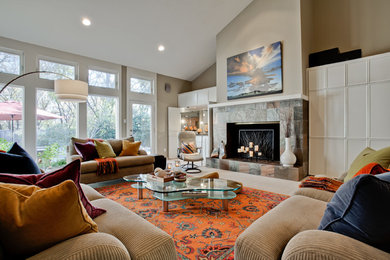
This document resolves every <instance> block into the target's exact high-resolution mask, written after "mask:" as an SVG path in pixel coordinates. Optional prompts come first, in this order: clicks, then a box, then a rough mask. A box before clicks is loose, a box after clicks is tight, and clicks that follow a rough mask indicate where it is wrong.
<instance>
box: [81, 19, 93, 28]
mask: <svg viewBox="0 0 390 260" xmlns="http://www.w3.org/2000/svg"><path fill="white" fill-rule="evenodd" d="M81 22H82V23H83V24H84V25H85V26H90V25H91V20H89V19H88V18H83V19H82V20H81Z"/></svg>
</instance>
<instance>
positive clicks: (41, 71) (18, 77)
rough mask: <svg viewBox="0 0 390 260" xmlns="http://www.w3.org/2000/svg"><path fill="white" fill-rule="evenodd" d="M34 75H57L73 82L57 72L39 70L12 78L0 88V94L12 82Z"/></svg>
mask: <svg viewBox="0 0 390 260" xmlns="http://www.w3.org/2000/svg"><path fill="white" fill-rule="evenodd" d="M35 73H51V74H57V75H60V76H63V77H65V78H68V79H71V80H73V79H72V78H70V77H68V76H66V75H64V74H61V73H57V72H53V71H45V70H40V71H31V72H27V73H24V74H22V75H19V76H17V77H16V78H14V79H13V80H11V81H9V82H8V83H7V84H5V85H4V87H2V89H1V90H0V94H1V92H3V90H4V89H5V88H6V87H8V86H9V85H10V84H11V83H12V82H14V81H15V80H17V79H20V78H23V77H24V76H27V75H30V74H35Z"/></svg>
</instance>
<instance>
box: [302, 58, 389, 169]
mask: <svg viewBox="0 0 390 260" xmlns="http://www.w3.org/2000/svg"><path fill="white" fill-rule="evenodd" d="M307 81H308V85H309V172H310V174H324V175H327V176H339V175H340V174H342V173H343V172H345V171H346V170H348V168H349V166H350V164H351V163H352V161H353V160H354V158H355V157H356V156H357V155H358V154H359V153H360V152H361V151H362V150H363V149H364V148H365V147H367V146H369V147H372V148H374V149H380V148H383V147H386V146H390V102H389V100H390V53H386V54H381V55H375V56H370V57H365V58H361V59H356V60H352V61H347V62H341V63H335V64H330V65H325V66H320V67H315V68H309V69H308V70H307Z"/></svg>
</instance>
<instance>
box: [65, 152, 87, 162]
mask: <svg viewBox="0 0 390 260" xmlns="http://www.w3.org/2000/svg"><path fill="white" fill-rule="evenodd" d="M76 160H80V161H83V159H82V158H81V156H80V155H78V154H73V155H68V157H67V158H66V162H67V163H71V162H73V161H76Z"/></svg>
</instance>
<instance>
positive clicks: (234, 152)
mask: <svg viewBox="0 0 390 260" xmlns="http://www.w3.org/2000/svg"><path fill="white" fill-rule="evenodd" d="M250 143H253V147H251V148H249V151H248V152H246V153H243V152H241V153H238V149H241V147H250ZM255 146H258V150H259V151H256V150H255V148H256V147H255ZM250 151H252V153H250ZM258 152H260V153H261V154H260V155H259V154H258ZM226 155H227V157H228V158H241V159H252V160H253V159H258V160H266V161H279V159H280V123H279V122H266V123H262V122H258V123H227V143H226ZM251 155H252V156H253V157H251Z"/></svg>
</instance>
